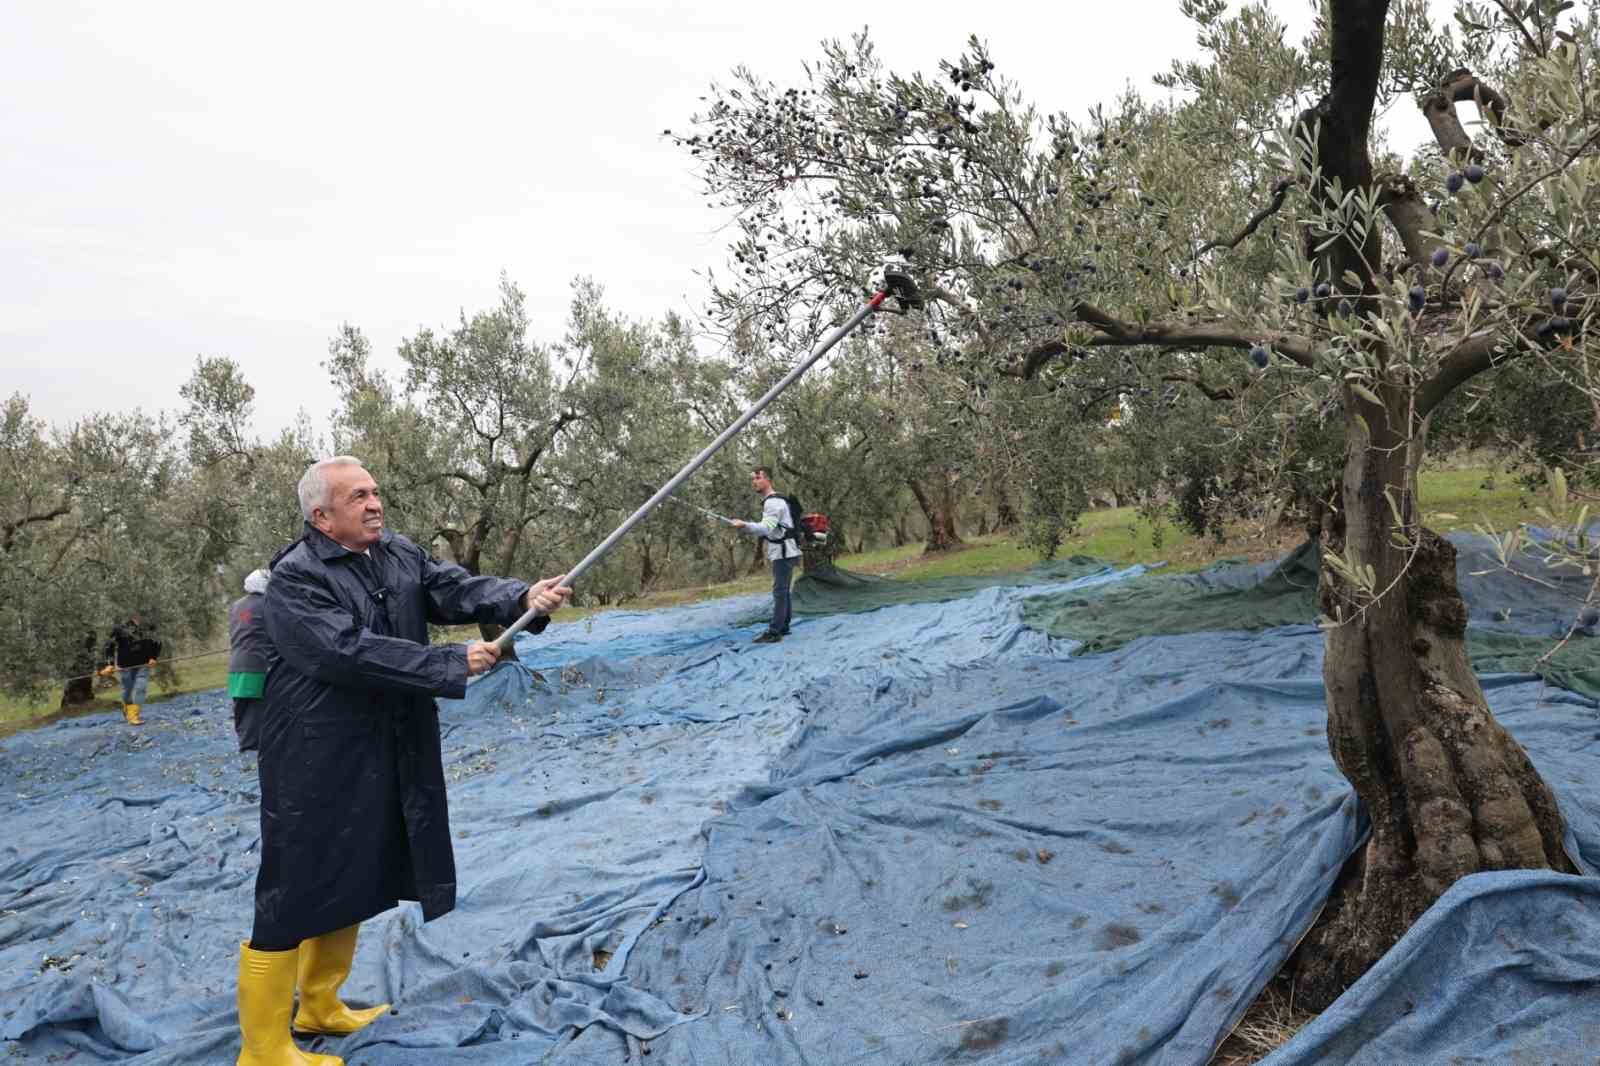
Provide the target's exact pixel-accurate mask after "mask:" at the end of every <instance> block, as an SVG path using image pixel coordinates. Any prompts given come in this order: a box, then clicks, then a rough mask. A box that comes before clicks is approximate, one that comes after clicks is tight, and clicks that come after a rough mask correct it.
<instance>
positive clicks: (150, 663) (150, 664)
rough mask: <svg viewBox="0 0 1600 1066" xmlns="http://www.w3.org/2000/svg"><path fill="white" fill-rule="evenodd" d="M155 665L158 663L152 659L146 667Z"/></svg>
mask: <svg viewBox="0 0 1600 1066" xmlns="http://www.w3.org/2000/svg"><path fill="white" fill-rule="evenodd" d="M155 664H156V661H155V660H154V659H151V660H150V661H149V662H147V663H145V665H146V666H154V665H155Z"/></svg>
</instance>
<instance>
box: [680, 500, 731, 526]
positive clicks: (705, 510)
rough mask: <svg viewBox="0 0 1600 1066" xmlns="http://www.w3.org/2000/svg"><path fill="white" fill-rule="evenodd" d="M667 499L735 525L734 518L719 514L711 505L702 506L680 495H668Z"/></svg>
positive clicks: (708, 516)
mask: <svg viewBox="0 0 1600 1066" xmlns="http://www.w3.org/2000/svg"><path fill="white" fill-rule="evenodd" d="M667 499H669V500H671V501H672V502H673V503H681V504H683V505H684V506H685V507H693V508H694V509H695V510H696V511H699V512H700V513H701V514H703V515H705V516H706V517H707V518H715V519H716V520H717V521H718V522H726V523H727V524H728V525H730V526H731V525H733V519H731V518H729V517H728V516H727V515H725V514H718V513H717V512H715V511H713V510H711V509H710V508H709V507H701V506H700V505H699V504H698V503H690V502H689V501H688V500H685V499H682V498H680V497H678V496H668V497H667Z"/></svg>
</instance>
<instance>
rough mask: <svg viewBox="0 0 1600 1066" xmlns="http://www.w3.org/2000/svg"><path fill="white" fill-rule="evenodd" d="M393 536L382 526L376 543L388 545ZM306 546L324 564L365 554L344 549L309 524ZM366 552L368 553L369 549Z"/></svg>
mask: <svg viewBox="0 0 1600 1066" xmlns="http://www.w3.org/2000/svg"><path fill="white" fill-rule="evenodd" d="M393 536H394V534H393V533H391V532H389V527H388V526H384V527H383V533H382V535H381V536H379V537H378V543H379V544H388V543H389V541H390V539H391V538H392V537H393ZM306 544H307V545H309V546H310V548H311V550H312V551H314V552H316V553H317V558H318V559H321V560H322V561H323V562H325V563H328V562H332V561H333V560H335V559H339V558H343V557H344V556H346V555H362V554H365V553H363V552H354V551H351V550H350V549H349V548H346V547H345V546H344V545H343V544H340V543H339V542H338V541H336V540H334V539H333V538H332V537H330V536H328V535H327V534H326V533H324V532H323V531H322V530H320V529H318V528H317V527H316V526H314V525H312V524H311V523H310V522H307V523H306ZM368 550H369V551H370V550H371V549H368Z"/></svg>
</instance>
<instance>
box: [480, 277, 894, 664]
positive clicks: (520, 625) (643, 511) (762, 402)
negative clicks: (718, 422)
mask: <svg viewBox="0 0 1600 1066" xmlns="http://www.w3.org/2000/svg"><path fill="white" fill-rule="evenodd" d="M887 296H888V293H887V292H880V293H878V294H876V295H875V296H873V297H872V299H870V300H868V301H867V302H866V303H864V304H862V305H861V306H860V307H858V308H856V311H855V314H853V315H851V316H850V317H849V318H848V319H846V320H845V322H844V323H843V324H842V325H840V326H839V327H837V328H836V329H834V331H833V332H832V333H830V334H828V335H827V336H826V337H824V338H823V340H822V343H821V344H819V345H818V346H817V348H816V350H815V351H813V352H812V353H811V354H810V355H808V356H806V357H805V359H804V360H802V361H801V363H800V364H799V365H798V366H796V367H795V368H794V369H793V370H791V371H789V372H788V373H787V374H785V375H784V376H783V377H782V378H781V379H779V381H778V383H777V384H776V385H774V386H772V388H770V389H768V390H767V391H766V393H765V394H764V395H763V396H762V397H761V399H759V400H757V401H756V402H755V403H754V404H752V405H751V407H750V409H749V410H748V411H746V412H745V413H744V414H742V415H740V416H739V417H738V418H736V419H734V422H733V425H731V426H729V427H728V428H727V429H725V430H723V431H722V432H721V433H720V434H719V435H718V436H717V439H716V440H714V441H712V442H711V443H710V444H707V445H706V446H705V447H704V448H703V449H701V451H700V454H699V455H697V456H695V457H694V458H693V459H690V460H689V462H688V465H686V466H685V467H684V468H683V469H682V470H680V471H678V472H677V473H676V474H674V475H673V476H672V480H671V481H668V482H667V483H666V484H665V485H663V486H661V487H660V488H659V489H657V490H656V493H655V495H654V496H651V497H650V498H649V499H648V500H646V501H645V502H644V503H642V504H640V505H639V509H638V510H637V511H635V512H633V514H631V515H629V516H628V517H627V518H626V519H625V520H623V523H622V524H621V525H620V526H618V527H617V528H616V529H614V530H612V531H611V535H610V536H608V537H607V538H606V539H605V540H603V541H601V542H600V543H599V544H597V545H595V547H594V550H592V551H591V552H589V554H588V555H585V556H584V557H583V558H582V559H580V560H579V561H578V565H577V566H574V567H573V568H572V569H571V570H569V571H567V574H566V580H565V581H564V582H563V584H565V585H571V584H572V583H573V582H574V581H577V580H578V578H580V577H582V576H583V575H584V573H586V572H587V571H588V569H589V568H590V567H591V566H593V565H594V564H595V563H597V562H599V561H600V559H601V558H602V557H603V556H605V554H606V553H607V552H609V551H610V550H611V549H612V548H614V547H616V545H617V542H618V541H619V540H621V539H622V538H623V537H625V536H627V534H628V530H630V529H632V528H633V527H634V526H636V525H638V524H639V523H640V522H641V521H643V520H644V517H645V516H646V515H648V514H649V513H650V512H651V511H653V510H655V509H656V508H657V507H658V506H659V505H660V504H661V501H662V500H665V499H666V498H667V497H668V496H670V495H672V492H673V490H674V489H676V488H677V487H678V486H679V485H681V484H683V483H684V482H685V481H686V480H688V478H689V475H690V474H693V473H694V472H695V471H696V470H698V469H700V468H701V467H702V466H704V465H705V462H706V460H707V459H710V458H711V457H712V456H713V455H715V454H716V453H717V450H718V449H719V448H721V447H722V446H723V445H724V444H726V443H728V442H729V441H730V440H732V439H733V438H734V437H735V436H736V435H737V434H738V432H739V431H740V430H741V429H743V428H744V427H745V426H747V425H749V424H750V420H751V419H753V418H755V416H756V415H758V414H760V413H761V412H762V411H763V410H765V409H766V406H767V405H768V404H769V403H771V402H772V401H773V400H775V399H777V398H778V394H779V393H781V392H783V390H784V389H787V388H788V387H789V386H790V385H793V384H794V383H795V382H796V381H797V380H798V379H799V377H800V375H801V374H804V373H805V372H806V371H807V370H809V369H811V366H812V364H813V363H815V362H816V361H817V360H818V359H821V358H822V357H823V356H824V355H826V354H827V352H828V349H830V348H832V347H833V346H834V345H835V344H838V343H839V342H840V341H841V340H843V339H844V337H845V336H846V335H847V334H848V333H849V332H850V331H851V330H853V329H855V328H856V327H857V326H859V325H860V324H861V323H862V321H863V320H864V319H865V318H866V317H867V316H868V315H870V314H872V312H874V311H876V310H877V309H878V305H879V304H881V303H883V301H884V299H885V297H887ZM537 617H539V612H538V611H536V610H530V611H528V612H527V613H525V614H524V615H523V616H522V617H521V618H519V619H517V620H516V621H515V622H513V623H511V626H510V627H509V628H508V629H507V630H506V631H505V632H504V633H501V634H500V635H499V636H498V637H496V638H495V644H497V645H498V646H499V648H500V650H501V651H505V650H506V649H507V648H509V647H510V646H511V639H512V638H513V637H515V636H516V635H517V634H518V633H520V632H522V630H523V629H524V628H526V627H527V625H528V623H529V622H532V621H533V620H534V619H535V618H537Z"/></svg>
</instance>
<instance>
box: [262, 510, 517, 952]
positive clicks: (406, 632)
mask: <svg viewBox="0 0 1600 1066" xmlns="http://www.w3.org/2000/svg"><path fill="white" fill-rule="evenodd" d="M527 588H528V586H527V584H526V583H525V582H522V581H513V580H509V579H505V578H496V577H473V576H472V575H471V574H469V573H467V571H466V570H464V569H462V568H461V567H459V566H456V565H454V564H451V563H444V562H440V561H439V560H437V559H434V558H432V557H431V556H429V555H428V553H427V552H425V551H423V550H422V549H421V548H419V547H418V546H417V545H415V544H413V543H412V542H411V541H409V540H407V539H406V538H405V537H402V536H399V535H397V534H393V533H389V532H387V531H386V532H385V533H384V535H383V538H382V540H380V541H379V542H378V543H377V544H375V545H373V546H372V548H371V549H370V550H369V552H368V553H367V554H365V555H362V554H358V553H355V552H351V551H349V550H348V549H346V548H344V547H342V546H341V545H340V544H338V543H337V542H336V541H334V540H332V539H330V538H328V537H326V536H324V535H323V534H322V533H320V532H318V531H317V530H315V529H314V528H312V527H311V526H310V525H309V524H308V525H307V526H306V530H305V534H304V536H303V537H302V538H301V539H300V540H299V541H297V542H296V543H294V544H292V545H290V547H289V548H287V549H286V550H285V551H284V552H283V553H282V554H281V555H280V556H279V558H278V559H277V560H274V562H273V567H272V582H271V583H270V584H269V585H268V586H267V592H266V622H267V632H268V633H269V634H270V635H271V638H272V643H273V645H274V646H275V648H276V651H277V658H276V660H275V661H274V662H273V663H272V666H271V668H270V669H269V671H268V673H267V682H266V692H265V695H264V700H265V707H264V711H265V713H264V714H263V715H262V721H261V756H260V764H259V765H260V770H261V870H260V873H259V875H258V877H257V880H256V929H255V932H256V935H257V936H258V937H270V940H271V942H273V943H293V942H295V941H297V940H304V939H306V938H308V937H313V936H319V935H321V934H323V933H328V932H332V931H334V930H338V929H342V928H344V927H345V926H347V925H352V924H354V923H356V922H360V921H363V920H365V919H367V918H370V917H372V916H373V915H375V914H379V913H381V912H382V911H385V910H388V909H389V908H391V907H393V906H395V905H396V904H397V903H398V902H399V901H400V900H418V901H420V902H421V904H422V913H423V918H424V920H432V919H434V918H437V917H439V916H440V915H442V914H446V913H448V912H449V911H450V910H451V909H452V908H454V906H455V901H456V872H455V856H454V853H453V851H452V850H451V846H450V824H449V811H448V808H447V806H446V802H445V781H444V767H443V763H442V760H441V756H440V747H439V715H438V708H437V706H436V705H435V704H434V697H435V696H450V697H460V696H462V695H463V694H465V692H466V688H467V655H466V649H465V647H464V646H462V645H460V644H452V645H439V646H429V644H428V623H430V622H432V623H435V624H438V625H461V624H465V623H470V622H492V623H499V624H501V625H509V624H510V623H512V622H513V621H515V620H516V619H517V617H518V616H519V615H520V614H521V613H522V608H521V600H522V596H523V593H524V592H526V591H527ZM547 622H548V619H545V618H540V619H538V620H537V621H536V622H535V624H534V625H532V626H530V627H529V631H530V632H538V631H540V630H542V629H543V628H544V626H545V624H546V623H547Z"/></svg>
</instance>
